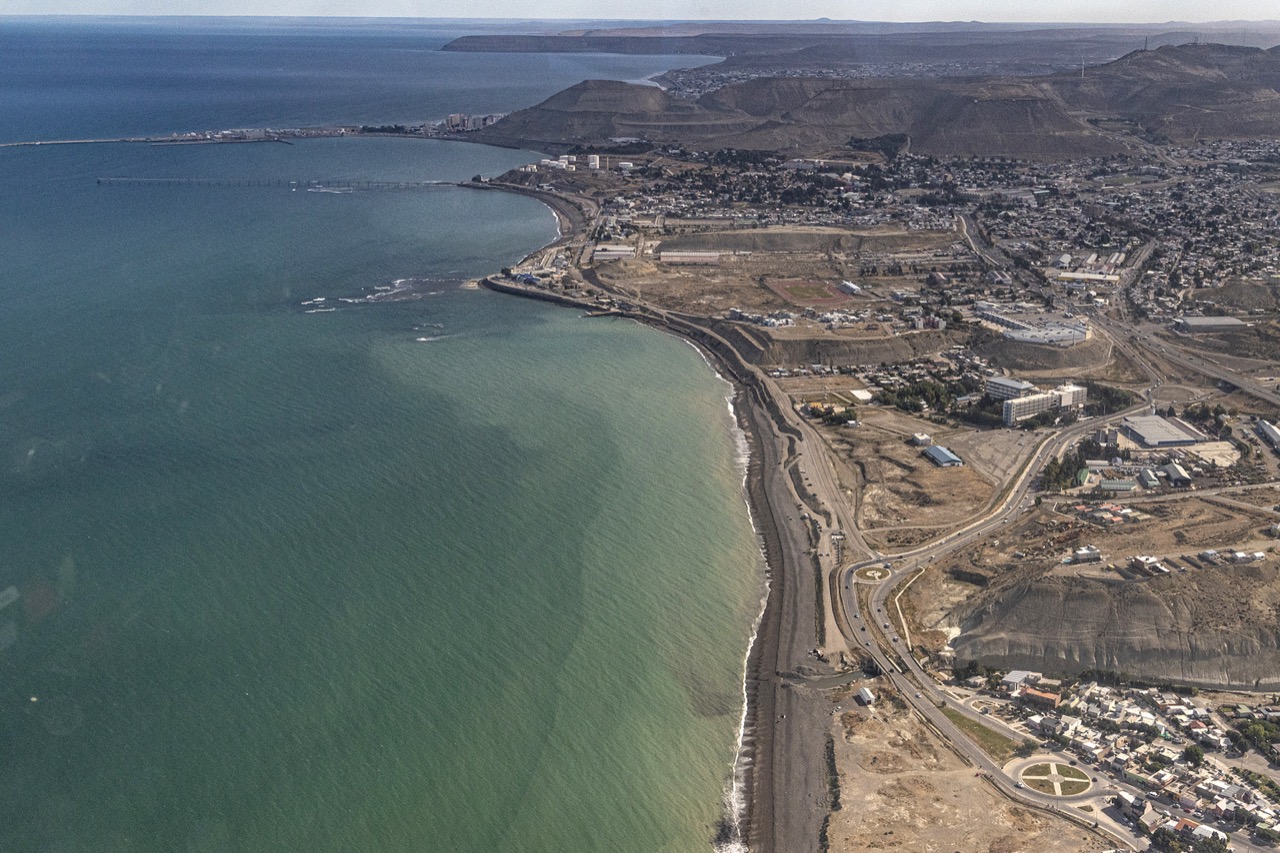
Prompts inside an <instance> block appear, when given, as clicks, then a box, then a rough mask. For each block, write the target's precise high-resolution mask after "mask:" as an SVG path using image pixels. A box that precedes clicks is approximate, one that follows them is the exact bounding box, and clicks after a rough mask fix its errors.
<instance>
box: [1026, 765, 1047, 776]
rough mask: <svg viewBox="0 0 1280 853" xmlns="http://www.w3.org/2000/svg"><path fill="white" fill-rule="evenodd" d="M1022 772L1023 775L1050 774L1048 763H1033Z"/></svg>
mask: <svg viewBox="0 0 1280 853" xmlns="http://www.w3.org/2000/svg"><path fill="white" fill-rule="evenodd" d="M1022 773H1023V775H1024V776H1048V775H1049V765H1048V764H1033V765H1031V766H1030V767H1028V768H1027V769H1026V770H1023V771H1022Z"/></svg>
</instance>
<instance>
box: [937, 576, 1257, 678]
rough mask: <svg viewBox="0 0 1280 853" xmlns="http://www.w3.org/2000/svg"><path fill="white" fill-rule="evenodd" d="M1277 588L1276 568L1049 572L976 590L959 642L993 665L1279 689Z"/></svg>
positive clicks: (963, 654) (968, 655)
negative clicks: (1141, 579) (1142, 580)
mask: <svg viewBox="0 0 1280 853" xmlns="http://www.w3.org/2000/svg"><path fill="white" fill-rule="evenodd" d="M1227 575H1229V577H1227ZM1278 592H1280V590H1278V589H1277V584H1276V583H1275V578H1274V569H1262V568H1255V569H1241V568H1233V569H1229V570H1228V569H1206V570H1204V571H1203V572H1198V573H1195V574H1190V575H1178V576H1177V577H1171V578H1166V579H1162V580H1158V581H1153V582H1151V583H1150V584H1136V583H1122V582H1108V581H1104V580H1098V579H1089V578H1065V577H1051V576H1046V577H1041V578H1039V579H1037V580H1034V581H1031V582H1028V583H1021V584H1017V585H1014V586H1012V587H1005V588H1001V589H998V590H995V591H993V592H992V593H990V594H984V595H980V596H978V597H977V598H976V599H975V601H974V602H973V603H972V604H971V605H970V606H969V607H968V609H967V612H966V614H965V615H964V618H963V621H962V627H963V633H961V635H960V636H959V637H958V638H956V639H955V640H954V641H953V647H954V648H955V650H956V655H957V657H958V658H960V659H962V660H968V659H975V660H980V661H982V662H984V663H987V664H990V665H993V666H1019V667H1031V668H1035V669H1042V670H1045V671H1048V672H1080V671H1083V670H1087V669H1099V670H1110V671H1114V672H1123V673H1126V674H1128V675H1132V676H1137V677H1142V678H1146V679H1150V680H1159V681H1164V680H1168V681H1177V682H1181V683H1186V684H1196V685H1200V686H1206V687H1230V688H1238V689H1250V690H1275V689H1280V628H1278V627H1277V622H1276V607H1277V594H1278Z"/></svg>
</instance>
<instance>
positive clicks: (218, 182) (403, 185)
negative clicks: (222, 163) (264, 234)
mask: <svg viewBox="0 0 1280 853" xmlns="http://www.w3.org/2000/svg"><path fill="white" fill-rule="evenodd" d="M97 182H98V185H99V186H107V185H116V184H120V185H147V186H166V187H265V188H272V189H291V190H316V191H331V192H332V191H337V190H418V189H430V188H432V187H456V186H458V184H457V183H456V182H454V181H350V180H310V181H290V180H284V179H282V178H181V177H179V178H132V177H104V178H98V179H97Z"/></svg>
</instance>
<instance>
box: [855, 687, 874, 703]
mask: <svg viewBox="0 0 1280 853" xmlns="http://www.w3.org/2000/svg"><path fill="white" fill-rule="evenodd" d="M858 701H859V702H861V703H862V704H863V705H874V704H875V701H876V697H875V694H874V693H872V692H871V691H870V690H868V689H867V688H865V687H859V688H858Z"/></svg>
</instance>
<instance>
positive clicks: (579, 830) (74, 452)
mask: <svg viewBox="0 0 1280 853" xmlns="http://www.w3.org/2000/svg"><path fill="white" fill-rule="evenodd" d="M310 47H311V48H314V49H316V50H320V48H316V46H315V45H311V46H310ZM321 47H323V46H321ZM320 52H323V51H320ZM654 70H660V69H654ZM11 94H12V92H8V93H7V94H6V96H8V95H11ZM232 124H239V123H232ZM530 156H531V155H528V154H522V153H520V152H512V151H499V150H494V149H484V148H479V147H474V146H466V145H456V144H448V143H432V142H420V141H419V142H412V141H402V140H343V141H331V140H325V141H314V142H307V143H301V144H297V145H294V146H284V145H241V146H201V147H192V148H174V147H161V148H151V147H142V146H138V147H129V146H92V147H82V148H57V149H54V148H37V149H31V148H27V149H6V150H3V151H0V177H2V178H3V179H4V180H5V186H6V190H7V197H6V204H5V205H3V206H0V235H2V238H3V245H4V248H5V263H4V265H3V267H0V305H3V310H2V311H0V590H3V589H4V588H6V587H8V586H10V585H12V586H13V588H14V589H15V590H16V591H17V592H18V595H19V597H18V599H17V600H16V601H13V602H12V603H9V604H6V605H5V606H3V608H0V644H6V645H7V648H5V649H4V650H3V651H0V679H2V680H0V684H3V688H2V689H0V802H4V803H5V808H4V810H3V814H4V816H5V817H4V820H2V821H0V849H4V850H23V851H46V850H47V851H54V850H57V851H67V850H73V851H74V850H86V851H88V850H92V851H174V850H179V851H260V850H298V851H304V850H305V851H351V850H362V851H364V850H368V851H400V850H404V851H422V850H449V851H473V850H474V851H490V850H498V849H503V850H522V851H524V850H527V851H562V850H616V851H637V853H639V851H654V850H671V851H685V850H697V849H705V848H706V846H707V843H708V840H709V838H710V836H711V833H712V831H713V827H714V823H715V822H716V820H717V819H719V817H720V816H721V812H722V809H721V796H722V792H723V790H724V788H725V785H726V783H727V781H728V778H729V768H730V763H731V761H732V758H733V752H734V739H735V736H736V729H737V725H738V721H739V716H740V714H741V677H742V655H743V653H744V650H745V648H746V644H747V640H748V632H749V627H750V621H751V618H752V617H753V616H754V614H755V611H756V608H757V606H758V601H759V595H760V592H761V589H760V583H761V580H760V579H761V574H762V573H761V570H760V565H759V556H758V553H757V550H756V546H755V540H754V536H753V535H752V531H751V529H750V525H749V522H748V519H747V515H746V512H745V508H744V506H743V503H742V498H741V490H740V482H741V476H742V472H741V463H740V459H739V454H740V448H739V447H738V445H737V443H736V440H735V437H734V434H733V431H732V428H731V419H730V417H729V412H728V408H727V406H726V395H727V393H728V387H727V386H726V385H725V384H724V383H723V382H721V381H720V380H719V379H717V378H716V377H715V376H714V374H713V373H712V372H711V371H710V370H709V369H708V368H707V367H706V365H705V364H704V363H703V361H702V359H701V358H700V356H699V355H698V354H697V353H696V352H695V351H694V350H692V349H691V348H690V347H689V346H688V345H686V344H684V343H683V342H681V341H679V340H677V339H675V338H672V337H669V336H666V335H662V334H659V333H657V332H654V331H652V330H649V329H645V328H642V327H639V326H637V325H634V324H631V323H628V322H622V321H616V320H607V319H606V320H602V319H586V318H581V317H579V316H577V315H576V314H575V313H574V312H571V311H566V310H563V309H556V308H550V307H547V306H544V305H541V304H539V303H533V302H527V301H521V300H516V299H512V298H509V297H503V296H499V295H495V294H492V293H489V292H487V291H477V290H467V289H463V288H462V287H460V280H461V279H462V278H465V277H467V276H473V275H477V274H481V273H483V272H487V271H490V270H492V269H494V268H496V267H498V266H501V265H503V264H506V263H510V262H511V261H513V260H515V259H517V258H519V257H520V256H521V255H523V254H524V253H526V252H528V251H530V250H532V249H533V248H535V247H536V246H538V245H540V244H542V243H544V242H545V241H546V240H548V239H550V238H551V237H552V236H553V235H554V231H555V224H554V219H553V218H552V216H551V215H550V213H549V212H548V211H547V210H546V209H545V208H544V207H542V206H541V205H540V204H538V203H536V202H534V201H532V200H530V199H527V198H522V197H516V196H508V195H504V194H500V193H485V192H476V191H466V190H461V189H456V188H441V189H430V190H420V191H403V192H397V191H388V192H357V193H350V194H336V193H309V192H290V191H289V190H287V189H268V188H252V187H242V186H232V187H209V186H154V185H153V186H148V185H110V186H99V185H98V184H96V183H95V180H94V179H95V178H96V177H101V176H104V175H131V176H151V177H155V176H188V177H226V178H237V179H246V178H255V177H287V178H291V179H299V180H308V179H333V178H348V179H353V180H354V179H380V178H386V179H393V180H457V179H460V178H466V177H469V176H471V175H472V174H475V173H477V172H481V173H486V174H494V173H498V172H501V171H503V170H505V169H507V168H510V167H511V166H514V165H518V164H520V163H523V162H526V161H527V160H528V159H529V158H530ZM404 278H417V279H423V280H425V282H426V283H425V284H423V285H422V286H421V288H420V293H421V298H419V299H416V300H413V301H407V302H400V303H388V304H353V303H347V302H340V301H338V300H339V299H340V298H341V297H347V298H352V297H359V296H360V295H362V294H367V293H369V292H370V289H371V288H377V287H386V286H388V285H390V284H391V283H392V282H394V281H396V280H397V279H404ZM321 296H323V297H325V298H326V302H325V303H320V304H323V305H325V306H335V307H339V308H340V310H335V311H333V312H329V313H306V310H307V308H306V306H303V305H302V304H301V303H303V302H306V301H310V300H312V299H315V298H318V297H321ZM419 339H426V340H419ZM3 600H5V599H4V598H3V596H2V595H0V601H3Z"/></svg>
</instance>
